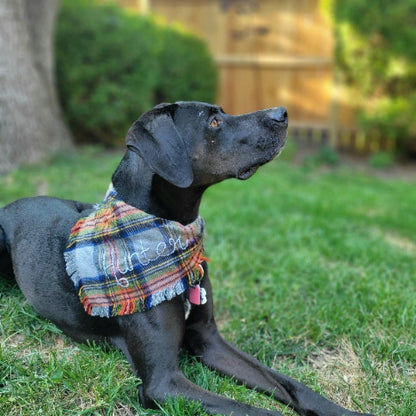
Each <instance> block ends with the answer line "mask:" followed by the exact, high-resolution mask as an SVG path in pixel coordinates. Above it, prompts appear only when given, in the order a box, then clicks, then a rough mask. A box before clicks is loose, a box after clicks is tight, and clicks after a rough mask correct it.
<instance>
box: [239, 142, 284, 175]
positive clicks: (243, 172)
mask: <svg viewBox="0 0 416 416" xmlns="http://www.w3.org/2000/svg"><path fill="white" fill-rule="evenodd" d="M283 147H284V143H283V145H280V146H278V147H277V148H276V149H275V150H274V151H273V153H272V154H271V155H270V156H269V157H266V158H264V159H263V160H261V161H260V162H258V163H256V164H254V165H251V166H249V167H245V168H243V169H241V170H240V171H238V173H237V175H236V177H237V179H240V180H242V181H245V180H247V179H249V178H251V177H252V176H253V175H254V174H255V173H256V172H257V170H258V168H259V167H260V166H263V165H265V164H266V163H268V162H270V161H271V160H273V159H274V158H276V157H277V156H279V155H280V153H281V152H282V150H283Z"/></svg>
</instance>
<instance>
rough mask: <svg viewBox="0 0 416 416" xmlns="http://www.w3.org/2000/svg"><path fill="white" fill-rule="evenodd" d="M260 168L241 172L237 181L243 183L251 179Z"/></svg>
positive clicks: (254, 167)
mask: <svg viewBox="0 0 416 416" xmlns="http://www.w3.org/2000/svg"><path fill="white" fill-rule="evenodd" d="M259 167H260V165H255V166H251V167H249V168H247V169H243V170H241V171H240V172H239V173H238V174H237V179H240V180H241V181H245V180H246V179H248V178H251V177H252V176H253V175H254V174H255V173H256V172H257V169H258V168H259Z"/></svg>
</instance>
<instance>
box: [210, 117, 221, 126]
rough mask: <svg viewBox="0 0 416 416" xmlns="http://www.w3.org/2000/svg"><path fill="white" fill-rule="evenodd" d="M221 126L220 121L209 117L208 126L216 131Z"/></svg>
mask: <svg viewBox="0 0 416 416" xmlns="http://www.w3.org/2000/svg"><path fill="white" fill-rule="evenodd" d="M220 124H221V120H219V119H218V118H217V117H216V116H213V117H211V119H210V120H209V126H210V127H211V128H213V129H217V128H218V127H219V126H220Z"/></svg>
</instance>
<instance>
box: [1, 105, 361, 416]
mask: <svg viewBox="0 0 416 416" xmlns="http://www.w3.org/2000/svg"><path fill="white" fill-rule="evenodd" d="M287 126H288V121H287V113H286V110H285V109H284V108H282V107H277V108H273V109H270V110H264V111H258V112H254V113H250V114H245V115H241V116H230V115H227V114H225V113H224V112H223V110H222V109H221V108H219V107H216V106H212V105H208V104H204V103H197V102H180V103H176V104H161V105H159V106H156V107H155V108H154V109H153V110H151V111H149V112H147V113H145V114H143V115H142V116H141V118H140V119H139V120H137V121H136V122H135V123H134V124H133V125H132V127H131V129H130V130H129V132H128V135H127V139H126V140H127V148H128V150H127V152H126V154H125V155H124V157H123V159H122V161H121V163H120V165H119V166H118V168H117V170H116V171H115V173H114V175H113V185H114V189H115V191H116V193H117V195H118V196H119V198H120V199H121V200H122V201H124V203H126V204H128V205H129V206H133V207H135V208H138V209H140V210H142V211H145V212H146V213H149V214H152V215H153V216H157V217H158V218H163V219H168V220H172V221H175V222H179V223H181V224H184V225H186V224H189V223H192V222H193V221H195V219H196V218H198V209H199V204H200V201H201V197H202V194H203V192H204V191H205V190H206V189H207V187H209V186H210V185H212V184H215V183H218V182H220V181H222V180H224V179H227V178H238V179H247V178H249V177H250V176H252V175H253V174H254V173H255V172H256V170H257V168H258V167H259V166H261V165H263V164H265V163H266V162H268V161H270V160H272V159H273V158H274V157H275V156H276V155H278V154H279V152H280V151H281V149H282V147H283V145H284V143H285V140H286V132H287ZM95 209H96V207H95V206H93V205H90V204H84V203H80V202H75V201H68V200H60V199H56V198H50V197H36V198H28V199H23V200H18V201H16V202H14V203H12V204H10V205H9V206H7V207H5V208H3V209H0V274H1V275H2V276H10V277H14V278H15V279H16V281H17V283H18V285H19V286H20V288H21V290H22V291H23V293H24V295H25V297H26V299H27V300H28V302H29V303H30V304H31V305H33V307H34V308H35V309H36V310H37V311H38V312H39V313H40V314H41V315H42V316H43V317H45V318H47V319H49V320H50V321H52V322H53V323H55V324H56V325H57V326H58V327H59V328H61V329H62V331H64V333H66V334H68V335H69V336H70V337H72V338H73V339H75V340H76V341H79V342H86V341H96V342H100V341H107V342H109V343H111V344H113V345H115V346H116V347H118V348H120V349H121V350H122V351H123V353H124V354H125V355H126V357H127V358H128V360H129V362H130V364H131V366H132V368H133V371H134V373H135V375H137V377H140V379H141V380H142V384H141V386H140V389H139V396H140V401H141V404H142V405H143V406H145V407H151V406H153V405H154V403H155V401H160V402H163V401H164V400H166V398H167V397H169V396H178V395H183V396H184V397H185V398H187V399H189V400H195V401H200V402H201V403H202V406H203V408H204V409H205V410H206V411H207V412H208V413H210V414H216V413H220V414H223V415H230V414H232V415H233V416H239V415H241V416H242V415H252V416H254V415H256V416H259V415H269V416H271V415H274V416H277V415H280V413H279V412H277V411H271V410H263V409H257V408H254V407H251V406H248V405H245V404H242V403H238V402H235V401H233V400H231V399H228V398H225V397H222V396H219V395H216V394H213V393H210V392H208V391H205V390H203V389H201V388H199V387H198V386H196V385H194V384H192V383H191V382H190V381H189V380H187V379H186V378H185V377H184V375H183V374H182V373H181V372H180V370H179V369H178V366H177V361H178V354H179V351H180V349H181V348H185V349H186V350H187V351H188V352H189V353H190V354H193V355H195V356H196V357H198V358H199V359H200V360H201V361H202V362H203V363H204V364H206V365H207V366H209V367H211V368H213V369H216V370H218V371H219V372H221V373H223V374H225V375H228V376H231V377H233V378H235V380H237V381H239V382H241V383H244V384H245V385H246V386H247V387H250V388H255V389H257V390H259V391H261V392H264V393H266V394H269V395H271V396H272V397H274V398H275V399H276V400H278V401H280V402H282V403H284V404H287V405H289V406H291V407H292V408H293V409H295V410H296V411H297V412H298V413H299V414H301V415H305V416H312V415H315V416H341V415H345V416H352V415H358V414H359V413H356V412H351V411H349V410H346V409H343V408H342V407H340V406H338V405H336V404H334V403H332V402H330V401H328V400H326V399H325V398H323V397H322V396H320V395H319V394H317V393H315V392H313V391H312V390H310V389H309V388H307V387H306V386H304V385H302V384H300V383H298V382H296V381H294V380H292V379H290V378H289V377H286V376H284V375H282V374H279V373H277V372H275V371H273V370H271V369H269V368H268V367H266V366H265V365H263V364H261V363H260V362H258V361H257V360H255V359H254V358H252V357H250V356H249V355H247V354H245V353H243V352H241V351H239V350H238V349H236V348H234V347H233V346H231V345H229V344H228V343H227V342H225V341H224V340H223V339H222V337H221V336H220V334H219V333H218V330H217V327H216V324H215V320H214V315H213V302H212V292H211V285H210V280H209V277H208V272H207V265H206V262H203V263H202V267H203V272H204V273H203V272H202V271H201V276H200V277H202V279H201V281H200V285H201V289H200V290H201V291H203V290H205V291H206V298H207V301H206V303H204V304H201V305H199V306H195V305H192V306H191V310H190V312H189V311H188V312H189V314H188V315H189V316H188V318H187V319H185V309H186V307H187V306H189V302H188V298H189V297H190V290H191V289H189V288H188V289H187V290H185V291H184V292H183V293H182V294H179V295H175V296H171V297H170V299H169V300H165V301H162V302H161V303H159V304H158V305H157V306H154V307H151V308H149V309H148V310H146V311H144V312H136V313H132V314H125V315H121V316H112V317H109V318H105V317H100V316H91V315H90V314H88V313H87V312H86V310H85V309H84V307H83V305H82V304H81V302H80V299H79V296H78V290H76V288H75V286H74V282H73V281H71V279H70V277H69V276H68V273H67V272H66V264H65V258H64V252H65V250H66V247H67V245H68V237H69V235H70V232H71V229H72V227H73V226H74V225H75V224H76V223H77V222H78V220H79V219H81V218H83V217H86V216H88V215H90V214H91V213H93V212H94V210H95ZM163 247H164V248H165V246H163ZM159 248H160V246H159V245H158V246H157V250H159Z"/></svg>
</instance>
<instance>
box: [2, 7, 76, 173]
mask: <svg viewBox="0 0 416 416" xmlns="http://www.w3.org/2000/svg"><path fill="white" fill-rule="evenodd" d="M57 10H58V0H0V173H2V172H3V173H4V172H7V171H10V170H11V169H13V168H14V167H16V166H17V165H19V164H22V163H33V162H38V161H40V160H42V159H43V158H44V157H45V156H47V155H48V154H51V153H54V152H57V151H62V150H67V149H70V148H71V147H72V141H71V137H70V134H69V131H68V130H67V128H66V126H65V124H64V122H63V120H62V116H61V112H60V108H59V103H58V98H57V93H56V88H55V76H54V55H53V32H54V24H55V19H56V13H57Z"/></svg>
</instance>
